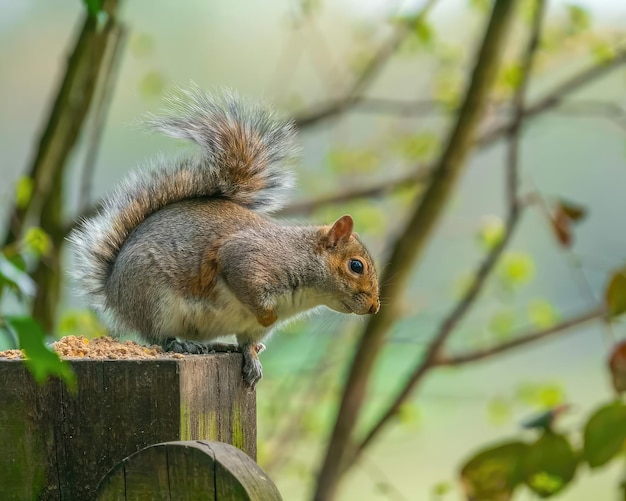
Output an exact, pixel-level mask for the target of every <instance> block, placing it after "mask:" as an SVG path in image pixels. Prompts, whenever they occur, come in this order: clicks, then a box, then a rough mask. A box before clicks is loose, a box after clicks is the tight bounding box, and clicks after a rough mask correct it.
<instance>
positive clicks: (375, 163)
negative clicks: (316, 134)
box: [326, 148, 380, 174]
mask: <svg viewBox="0 0 626 501" xmlns="http://www.w3.org/2000/svg"><path fill="white" fill-rule="evenodd" d="M326 160H327V162H328V165H329V167H330V169H331V171H333V172H335V173H338V174H352V173H361V172H375V171H376V169H378V167H379V165H380V157H379V155H378V153H377V152H376V151H374V150H355V149H346V148H344V149H335V150H331V151H330V152H329V153H328V155H327V157H326Z"/></svg>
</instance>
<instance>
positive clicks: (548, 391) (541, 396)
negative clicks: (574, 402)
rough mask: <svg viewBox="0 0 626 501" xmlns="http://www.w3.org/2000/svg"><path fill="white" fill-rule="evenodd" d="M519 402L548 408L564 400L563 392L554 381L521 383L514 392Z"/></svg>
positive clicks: (539, 407)
mask: <svg viewBox="0 0 626 501" xmlns="http://www.w3.org/2000/svg"><path fill="white" fill-rule="evenodd" d="M515 398H516V399H517V400H519V401H520V402H521V403H523V404H525V405H528V406H530V407H535V408H538V409H549V408H552V407H554V406H556V405H559V404H562V403H563V402H565V392H564V391H563V388H562V387H561V386H560V385H559V384H556V383H545V384H536V383H523V384H521V385H520V386H519V387H518V388H517V390H516V394H515Z"/></svg>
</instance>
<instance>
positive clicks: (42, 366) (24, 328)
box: [5, 316, 76, 388]
mask: <svg viewBox="0 0 626 501" xmlns="http://www.w3.org/2000/svg"><path fill="white" fill-rule="evenodd" d="M5 321H6V323H7V325H8V326H9V328H10V329H11V330H12V331H13V332H14V333H15V335H16V336H17V338H18V340H19V345H20V348H21V349H22V350H24V353H25V354H26V356H27V358H26V359H25V360H24V363H25V364H26V366H27V367H28V369H29V370H30V372H31V373H32V374H33V377H34V378H35V380H37V381H38V382H39V383H43V382H44V381H45V380H46V378H47V377H48V376H57V377H60V378H61V379H63V380H64V381H65V383H66V384H67V385H68V387H70V388H72V387H75V385H76V379H75V375H74V373H73V372H72V368H71V367H70V365H69V364H68V363H66V362H63V361H62V360H61V359H60V358H59V355H58V354H57V353H56V352H55V351H53V350H51V349H50V348H49V347H48V346H46V343H45V337H46V336H45V334H44V332H43V330H42V329H41V327H40V326H39V324H38V323H37V322H36V321H35V320H34V319H33V318H31V317H17V316H8V317H5Z"/></svg>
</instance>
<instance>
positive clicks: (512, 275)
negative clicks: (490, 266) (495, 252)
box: [498, 252, 535, 286]
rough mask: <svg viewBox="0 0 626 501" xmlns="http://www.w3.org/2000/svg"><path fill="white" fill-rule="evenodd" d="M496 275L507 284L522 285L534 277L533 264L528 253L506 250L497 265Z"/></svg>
mask: <svg viewBox="0 0 626 501" xmlns="http://www.w3.org/2000/svg"><path fill="white" fill-rule="evenodd" d="M498 275H499V276H500V279H501V280H502V281H503V282H505V283H506V284H508V285H513V286H514V285H522V284H525V283H528V282H530V281H531V280H532V278H533V277H534V275H535V264H534V263H533V260H532V257H531V256H529V255H528V254H525V253H522V252H507V253H506V254H504V256H503V257H502V261H501V263H500V265H499V267H498Z"/></svg>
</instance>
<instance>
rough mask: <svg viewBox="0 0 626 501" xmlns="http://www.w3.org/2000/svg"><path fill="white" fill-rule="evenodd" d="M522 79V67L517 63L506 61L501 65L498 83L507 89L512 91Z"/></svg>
mask: <svg viewBox="0 0 626 501" xmlns="http://www.w3.org/2000/svg"><path fill="white" fill-rule="evenodd" d="M521 81H522V68H521V67H520V65H519V63H517V62H515V63H508V64H505V65H503V66H502V68H501V70H500V75H499V78H498V84H499V85H501V86H502V87H504V88H505V89H506V90H507V91H514V90H515V89H517V88H518V87H519V84H520V83H521Z"/></svg>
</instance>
